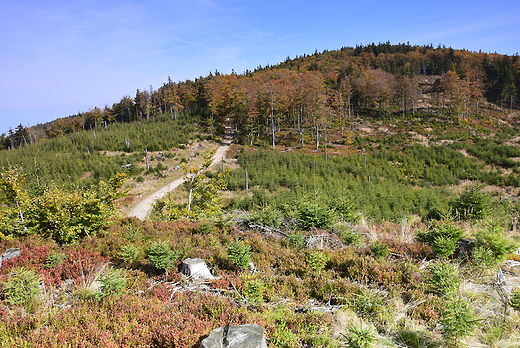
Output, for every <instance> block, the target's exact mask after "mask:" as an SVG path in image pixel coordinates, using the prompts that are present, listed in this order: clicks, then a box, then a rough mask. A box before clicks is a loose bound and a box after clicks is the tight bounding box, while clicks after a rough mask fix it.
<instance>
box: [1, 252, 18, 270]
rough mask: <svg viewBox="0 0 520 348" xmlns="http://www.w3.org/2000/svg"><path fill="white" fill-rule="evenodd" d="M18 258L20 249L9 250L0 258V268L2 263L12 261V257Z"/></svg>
mask: <svg viewBox="0 0 520 348" xmlns="http://www.w3.org/2000/svg"><path fill="white" fill-rule="evenodd" d="M18 256H20V249H18V248H9V249H7V250H6V251H5V253H3V254H2V255H1V256H0V267H2V262H3V261H7V260H9V259H12V258H13V257H18Z"/></svg>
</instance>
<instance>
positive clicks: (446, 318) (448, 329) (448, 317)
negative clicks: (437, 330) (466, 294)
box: [439, 296, 477, 346]
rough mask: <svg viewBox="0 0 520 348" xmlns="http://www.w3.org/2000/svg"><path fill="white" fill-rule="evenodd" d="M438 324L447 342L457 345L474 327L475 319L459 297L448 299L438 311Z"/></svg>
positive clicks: (465, 303)
mask: <svg viewBox="0 0 520 348" xmlns="http://www.w3.org/2000/svg"><path fill="white" fill-rule="evenodd" d="M439 323H440V324H441V325H442V333H443V334H444V336H445V337H446V339H447V341H448V342H449V343H451V344H453V345H455V346H456V345H458V342H459V340H460V339H462V338H464V337H466V336H467V335H469V334H470V333H471V332H472V331H473V330H474V329H475V327H476V324H477V318H476V317H475V315H474V314H473V312H472V311H471V309H470V308H469V305H468V302H466V301H465V300H464V299H462V298H461V297H458V296H456V297H453V298H450V299H448V300H447V301H446V302H445V304H444V306H442V310H441V311H440V318H439Z"/></svg>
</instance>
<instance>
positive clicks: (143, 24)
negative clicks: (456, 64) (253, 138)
mask: <svg viewBox="0 0 520 348" xmlns="http://www.w3.org/2000/svg"><path fill="white" fill-rule="evenodd" d="M386 41H390V42H391V43H392V44H398V43H402V42H410V44H412V45H414V44H418V45H425V44H433V45H434V46H437V45H438V44H443V45H446V46H451V47H453V48H465V49H468V50H471V51H479V50H482V51H483V52H498V53H503V54H510V55H511V54H516V53H517V52H519V51H520V47H519V46H520V1H518V0H496V1H489V0H473V1H471V2H468V1H459V0H451V1H445V0H438V1H400V2H398V1H384V0H353V1H347V0H344V1H328V0H321V1H315V0H314V1H309V0H293V1H286V0H278V1H272V0H264V1H249V0H241V1H238V0H236V1H234V0H214V1H210V0H200V1H189V0H184V1H179V0H170V1H161V0H157V1H156V0H151V1H119V0H103V1H101V0H99V1H97V0H80V1H74V0H66V1H65V0H45V1H41V0H33V1H28V0H16V1H11V0H7V1H6V0H0V133H3V132H7V131H8V130H9V128H13V129H14V128H15V127H16V126H17V125H18V124H20V123H22V124H23V125H24V126H28V125H35V124H37V123H44V122H47V121H51V120H54V119H56V118H58V117H65V116H68V115H72V114H76V113H78V112H79V111H86V110H88V109H89V108H90V107H95V106H98V107H104V106H105V104H108V105H112V103H114V102H118V101H119V100H120V99H121V97H122V96H123V95H126V94H129V95H131V96H134V95H135V92H136V89H137V88H139V89H149V88H150V85H151V86H152V87H153V88H154V89H157V88H158V87H160V86H161V85H162V84H163V83H165V82H166V81H167V79H168V76H170V77H171V78H172V80H174V81H184V80H186V79H191V80H194V79H195V78H197V77H200V76H206V75H208V73H209V72H210V71H215V70H218V71H220V72H223V73H230V72H231V70H232V69H234V70H235V71H236V72H237V73H242V72H244V71H245V70H246V69H250V70H253V69H254V68H255V67H257V66H258V65H266V64H276V63H278V62H280V61H283V60H284V59H285V58H286V57H287V56H290V57H291V58H294V57H295V56H296V55H303V54H304V53H305V54H312V53H314V51H315V50H318V51H323V50H324V49H328V50H334V49H338V48H341V47H343V46H355V45H356V44H369V43H372V42H374V43H376V44H377V43H378V42H386Z"/></svg>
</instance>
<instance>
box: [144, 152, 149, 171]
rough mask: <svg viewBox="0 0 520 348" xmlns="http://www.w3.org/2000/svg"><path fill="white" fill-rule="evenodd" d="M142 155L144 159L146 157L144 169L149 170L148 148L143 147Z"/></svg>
mask: <svg viewBox="0 0 520 348" xmlns="http://www.w3.org/2000/svg"><path fill="white" fill-rule="evenodd" d="M144 154H145V155H144V156H145V159H146V170H147V171H150V164H149V163H148V150H147V149H144Z"/></svg>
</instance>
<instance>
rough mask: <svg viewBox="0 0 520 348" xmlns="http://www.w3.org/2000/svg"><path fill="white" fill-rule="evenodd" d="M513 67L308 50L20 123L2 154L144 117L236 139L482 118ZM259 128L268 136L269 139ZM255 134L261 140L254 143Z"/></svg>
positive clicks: (507, 62) (511, 91)
mask: <svg viewBox="0 0 520 348" xmlns="http://www.w3.org/2000/svg"><path fill="white" fill-rule="evenodd" d="M519 66H520V60H519V57H518V55H514V56H507V55H501V54H497V53H494V54H490V53H482V52H478V53H477V52H470V51H466V50H456V49H452V48H446V47H440V46H439V47H437V48H434V47H433V46H411V45H409V44H400V45H390V44H389V43H385V44H381V43H380V44H378V45H375V44H371V45H367V46H356V47H355V48H352V47H343V48H342V49H340V50H335V51H324V52H322V53H318V52H315V53H314V54H312V55H303V56H300V57H296V58H294V59H291V58H289V57H287V59H286V60H285V61H284V62H283V63H280V64H278V65H274V66H266V67H261V66H259V67H257V68H256V69H255V70H254V71H246V72H245V73H243V74H236V73H232V74H221V73H219V72H218V71H215V73H210V74H209V75H208V76H206V77H200V78H197V79H195V80H194V81H191V80H187V81H184V82H173V81H172V80H171V79H169V78H168V81H167V82H166V83H164V84H163V86H161V87H159V88H158V89H157V90H154V89H153V88H152V86H150V90H139V89H138V90H137V91H136V94H135V96H134V97H132V96H129V95H125V96H123V97H122V98H121V100H120V101H119V102H116V103H113V104H112V106H105V107H104V108H98V107H96V108H94V109H91V110H88V111H86V112H82V113H79V114H78V115H73V116H69V117H66V118H60V119H57V120H55V121H53V122H50V123H48V124H46V125H40V126H38V127H30V128H29V129H26V128H24V126H22V125H20V126H18V127H17V128H16V129H15V130H11V131H10V132H9V134H7V135H5V134H4V135H2V137H1V138H0V144H1V146H2V147H3V148H5V149H7V148H15V147H19V146H24V145H26V144H29V143H32V142H33V141H37V140H39V139H42V138H46V137H48V138H52V137H56V136H59V135H63V134H68V133H72V132H77V131H79V130H89V129H95V128H96V127H98V126H100V125H106V124H110V123H113V122H132V121H136V120H141V119H149V118H150V117H155V116H156V115H159V114H163V113H166V112H169V113H173V114H174V115H177V114H178V113H179V112H180V111H181V110H198V111H203V112H202V114H203V116H204V118H206V121H207V124H208V125H209V126H210V127H214V126H219V125H222V122H223V120H224V118H225V117H232V118H233V119H234V121H235V122H234V124H235V127H236V129H237V131H238V134H239V138H247V139H248V140H249V141H252V140H253V139H254V138H263V137H265V136H267V135H269V134H270V135H271V136H274V137H276V132H277V129H280V128H283V127H287V126H293V127H295V128H297V129H298V131H299V132H305V131H310V130H311V129H314V128H323V127H326V126H327V124H329V123H331V122H333V123H334V122H335V123H339V124H341V123H342V122H346V121H348V120H349V119H350V117H352V115H356V116H358V115H360V116H363V117H372V118H378V117H383V118H384V117H390V116H392V115H394V116H395V115H398V114H400V113H407V112H409V111H411V112H415V111H418V110H420V111H427V112H431V113H436V114H450V115H454V116H456V117H459V118H462V119H464V118H465V117H467V116H468V115H470V114H481V113H483V112H485V110H483V107H484V108H485V107H486V104H485V102H486V101H487V102H490V103H493V104H494V105H495V106H497V107H500V108H502V109H506V108H509V109H510V110H512V109H517V108H518V105H519V104H518V103H517V101H518V100H519V97H520V68H519ZM267 128H270V129H271V131H270V132H269V131H268V130H267ZM264 134H265V136H264Z"/></svg>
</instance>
